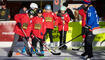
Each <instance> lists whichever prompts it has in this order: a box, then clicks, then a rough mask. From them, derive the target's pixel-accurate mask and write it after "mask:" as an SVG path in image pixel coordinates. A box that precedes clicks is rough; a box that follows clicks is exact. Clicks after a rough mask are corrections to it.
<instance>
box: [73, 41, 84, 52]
mask: <svg viewBox="0 0 105 60" xmlns="http://www.w3.org/2000/svg"><path fill="white" fill-rule="evenodd" d="M83 45H84V41H83V42H82V44H81V46H80V47H79V48H77V49H74V48H72V50H73V51H79V50H80V49H81V47H83Z"/></svg>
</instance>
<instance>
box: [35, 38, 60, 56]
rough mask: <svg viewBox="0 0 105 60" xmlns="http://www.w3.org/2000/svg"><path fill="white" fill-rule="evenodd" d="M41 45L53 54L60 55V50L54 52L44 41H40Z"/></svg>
mask: <svg viewBox="0 0 105 60" xmlns="http://www.w3.org/2000/svg"><path fill="white" fill-rule="evenodd" d="M34 37H35V36H34ZM35 38H36V39H37V40H38V41H39V42H41V41H40V40H39V39H38V38H37V37H35ZM42 45H43V46H44V47H45V48H46V49H48V51H49V52H50V53H52V54H53V55H60V54H61V53H60V52H56V51H55V50H53V49H49V48H48V47H47V45H46V44H45V43H42ZM52 50H53V51H52Z"/></svg>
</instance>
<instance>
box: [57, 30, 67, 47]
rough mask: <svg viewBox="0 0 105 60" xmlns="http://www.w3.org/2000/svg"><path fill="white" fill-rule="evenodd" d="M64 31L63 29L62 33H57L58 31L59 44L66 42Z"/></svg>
mask: <svg viewBox="0 0 105 60" xmlns="http://www.w3.org/2000/svg"><path fill="white" fill-rule="evenodd" d="M66 32H67V31H64V33H63V31H59V33H60V46H61V45H62V44H64V43H66Z"/></svg>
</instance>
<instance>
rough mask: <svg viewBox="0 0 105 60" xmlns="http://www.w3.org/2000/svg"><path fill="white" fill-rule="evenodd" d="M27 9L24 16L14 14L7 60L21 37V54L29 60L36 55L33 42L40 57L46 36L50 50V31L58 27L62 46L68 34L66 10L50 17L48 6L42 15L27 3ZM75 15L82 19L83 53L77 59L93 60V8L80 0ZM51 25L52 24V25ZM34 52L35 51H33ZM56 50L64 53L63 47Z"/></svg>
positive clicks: (96, 19) (95, 22)
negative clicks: (29, 44) (28, 7)
mask: <svg viewBox="0 0 105 60" xmlns="http://www.w3.org/2000/svg"><path fill="white" fill-rule="evenodd" d="M30 7H31V9H29V10H28V12H27V13H25V14H16V15H15V17H14V19H15V20H16V26H15V28H14V32H15V35H14V41H13V44H12V46H11V48H10V51H9V52H8V57H11V56H12V54H13V51H14V50H15V46H16V44H17V42H18V39H19V36H21V37H22V40H23V42H24V48H23V50H22V51H23V52H24V51H26V53H27V54H28V55H29V56H31V57H32V53H37V52H38V50H37V42H39V43H40V53H41V54H43V56H44V50H43V43H45V41H46V35H47V33H49V37H50V47H54V43H53V36H52V30H53V29H54V27H57V26H58V30H59V33H60V44H59V46H61V45H62V44H64V43H66V33H67V31H68V23H69V21H70V16H69V15H70V14H68V13H67V12H66V9H67V8H66V7H65V6H61V8H60V12H58V13H56V14H55V13H53V12H52V10H51V9H52V8H51V5H46V6H45V12H43V10H42V9H40V8H38V5H37V4H35V3H31V5H30ZM76 10H78V12H79V14H80V15H81V16H82V36H83V38H84V42H85V46H84V49H85V52H84V53H83V54H81V56H84V57H85V56H88V57H87V58H86V59H87V60H88V59H91V58H92V57H93V50H92V42H93V40H94V37H95V36H94V35H93V34H92V30H94V29H97V28H99V17H98V15H97V12H96V10H95V8H94V7H93V6H92V5H91V1H89V0H84V1H83V5H81V6H80V7H79V8H77V9H76ZM54 22H55V23H54ZM29 38H32V48H31V50H30V48H29V46H28V39H29ZM34 49H35V51H34ZM59 49H60V50H66V49H67V46H66V45H63V46H62V47H61V48H59Z"/></svg>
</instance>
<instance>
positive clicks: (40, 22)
mask: <svg viewBox="0 0 105 60" xmlns="http://www.w3.org/2000/svg"><path fill="white" fill-rule="evenodd" d="M42 13H43V10H42V9H38V10H37V15H38V16H36V17H34V18H33V21H32V25H33V27H32V33H33V35H34V40H32V43H33V46H34V48H35V49H36V47H37V42H38V40H40V41H39V42H40V52H41V54H42V55H43V56H44V51H43V37H44V34H45V32H46V25H45V19H44V18H43V17H42Z"/></svg>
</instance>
